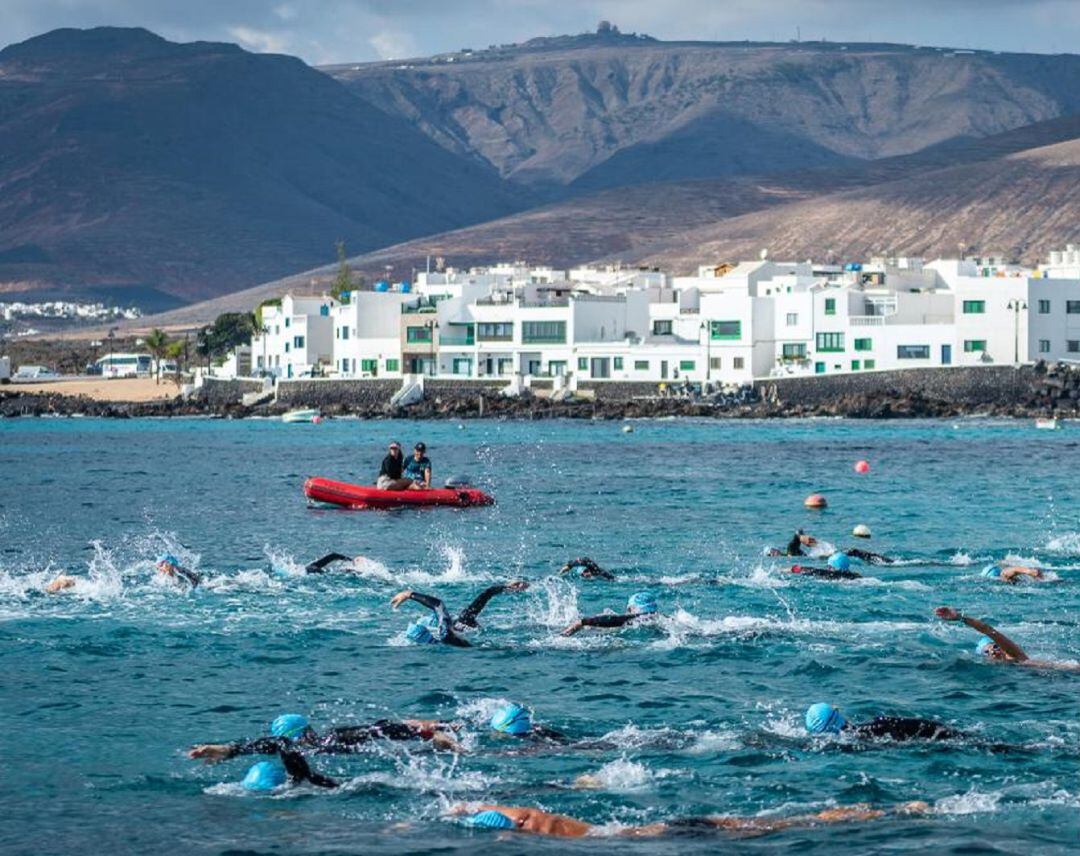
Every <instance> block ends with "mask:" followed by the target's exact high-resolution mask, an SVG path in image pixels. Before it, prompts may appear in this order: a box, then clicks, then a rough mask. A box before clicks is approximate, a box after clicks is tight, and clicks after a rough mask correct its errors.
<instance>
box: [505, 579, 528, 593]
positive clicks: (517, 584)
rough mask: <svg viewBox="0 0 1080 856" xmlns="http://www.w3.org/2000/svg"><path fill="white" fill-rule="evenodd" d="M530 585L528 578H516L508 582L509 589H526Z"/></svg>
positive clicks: (507, 587) (507, 588)
mask: <svg viewBox="0 0 1080 856" xmlns="http://www.w3.org/2000/svg"><path fill="white" fill-rule="evenodd" d="M528 587H529V583H528V581H527V580H514V581H513V582H509V583H507V584H506V590H507V591H525V589H527V588H528Z"/></svg>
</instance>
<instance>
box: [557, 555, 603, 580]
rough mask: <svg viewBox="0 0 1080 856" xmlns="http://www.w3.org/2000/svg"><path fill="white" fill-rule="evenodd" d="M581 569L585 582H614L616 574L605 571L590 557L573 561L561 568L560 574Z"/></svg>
mask: <svg viewBox="0 0 1080 856" xmlns="http://www.w3.org/2000/svg"><path fill="white" fill-rule="evenodd" d="M578 568H580V569H581V578H582V579H584V580H596V579H599V580H613V579H615V574H613V573H611V571H607V570H604V568H601V567H600V566H599V565H598V564H596V562H594V561H593V560H592V559H590V558H589V557H588V556H581V557H580V558H577V559H571V560H570V561H569V562H567V563H566V564H565V565H563V566H562V567H561V568H559V573H560V574H568V573H570V572H571V571H576V570H577V569H578Z"/></svg>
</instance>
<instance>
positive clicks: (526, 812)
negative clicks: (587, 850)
mask: <svg viewBox="0 0 1080 856" xmlns="http://www.w3.org/2000/svg"><path fill="white" fill-rule="evenodd" d="M929 810H930V806H929V805H928V804H927V803H925V802H908V803H904V804H902V805H898V806H896V807H894V808H891V809H875V808H871V807H870V806H869V805H867V804H865V803H859V804H857V805H851V806H841V807H838V808H828V809H825V810H823V811H819V812H817V813H815V814H800V815H793V816H791V817H757V816H755V817H733V816H728V815H709V816H705V817H688V818H680V819H677V820H667V821H660V822H658V823H650V824H648V825H647V826H627V827H624V828H622V829H620V830H619V831H618V833H617V834H618V835H619V836H621V837H626V838H651V837H654V836H659V835H689V834H702V835H703V834H709V833H717V832H728V833H731V834H733V835H738V836H749V835H764V834H766V833H769V832H779V831H782V830H785V829H793V828H805V827H814V826H819V825H822V824H827V823H852V822H855V821H868V820H877V819H879V818H882V817H888V816H904V815H918V814H925V813H926V812H928V811H929ZM450 814H451V815H452V816H455V817H460V818H461V821H460V822H461V824H462V825H463V826H468V827H471V828H474V829H494V830H500V829H504V830H515V831H517V832H528V833H532V834H533V835H551V836H555V837H557V838H584V837H585V836H587V835H594V834H596V832H598V831H599V830H600V827H598V826H596V825H595V824H592V823H586V822H585V821H583V820H578V819H577V818H573V817H568V816H567V815H565V814H553V813H552V812H548V811H543V810H542V809H538V808H529V807H526V806H504V805H464V804H463V805H456V806H454V807H453V808H452V809H450Z"/></svg>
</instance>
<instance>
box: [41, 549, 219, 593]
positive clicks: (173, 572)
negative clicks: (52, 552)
mask: <svg viewBox="0 0 1080 856" xmlns="http://www.w3.org/2000/svg"><path fill="white" fill-rule="evenodd" d="M154 567H155V569H156V570H157V572H158V574H159V575H160V576H162V577H166V578H168V579H170V580H173V581H175V582H178V583H184V584H187V585H190V586H191V587H192V588H195V586H197V585H198V584H199V583H201V582H202V577H201V576H200V575H199V574H197V573H195V572H194V571H189V570H188V569H187V568H185V567H184V566H183V565H181V564H180V560H179V559H178V558H176V556H174V555H173V554H172V553H162V554H161V555H160V556H158V558H157V561H156V562H155V563H154ZM78 582H79V577H75V576H72V575H70V574H60V575H59V576H57V577H56V579H54V580H52V581H51V582H50V583H49V584H48V585H46V586H45V593H46V594H58V593H60V592H62V591H67V590H68V589H72V588H74V587H75V586H76V585H77V584H78Z"/></svg>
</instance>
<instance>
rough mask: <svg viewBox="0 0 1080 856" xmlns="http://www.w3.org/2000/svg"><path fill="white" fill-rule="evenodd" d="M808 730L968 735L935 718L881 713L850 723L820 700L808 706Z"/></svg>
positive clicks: (901, 736)
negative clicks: (862, 720) (882, 714)
mask: <svg viewBox="0 0 1080 856" xmlns="http://www.w3.org/2000/svg"><path fill="white" fill-rule="evenodd" d="M805 722H806V730H807V731H809V732H810V733H811V734H840V733H844V734H851V735H853V736H855V737H869V738H875V737H876V738H885V739H886V740H897V741H904V740H957V739H959V738H962V737H965V736H966V735H965V734H964V732H962V731H957V730H956V729H954V728H949V727H948V726H947V725H942V724H941V723H940V722H935V721H934V720H932V719H918V718H915V717H909V716H877V717H874V718H873V719H871V720H870V721H869V722H860V723H854V722H848V720H847V718H846V717H845V716H844V715H843V714H842V713H841V712H840V711H839V710H837V709H836V708H835V707H833V706H832V705H831V704H827V703H826V702H823V701H820V702H818V703H817V704H812V705H810V707H808V708H807V709H806V718H805Z"/></svg>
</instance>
